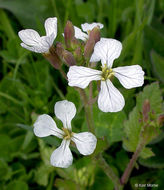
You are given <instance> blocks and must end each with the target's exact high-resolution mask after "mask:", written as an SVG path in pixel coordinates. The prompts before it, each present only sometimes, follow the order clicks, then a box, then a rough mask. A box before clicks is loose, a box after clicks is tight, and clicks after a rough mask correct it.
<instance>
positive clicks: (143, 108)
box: [142, 99, 150, 122]
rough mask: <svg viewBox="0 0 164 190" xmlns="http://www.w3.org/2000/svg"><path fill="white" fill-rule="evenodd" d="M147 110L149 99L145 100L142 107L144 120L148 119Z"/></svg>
mask: <svg viewBox="0 0 164 190" xmlns="http://www.w3.org/2000/svg"><path fill="white" fill-rule="evenodd" d="M149 112H150V102H149V100H148V99H147V100H145V101H144V103H143V107H142V115H143V121H144V122H146V121H148V119H149Z"/></svg>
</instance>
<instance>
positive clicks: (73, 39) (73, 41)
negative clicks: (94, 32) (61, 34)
mask: <svg viewBox="0 0 164 190" xmlns="http://www.w3.org/2000/svg"><path fill="white" fill-rule="evenodd" d="M70 44H71V48H72V49H73V50H75V49H76V48H77V47H79V46H81V44H80V42H79V40H77V39H76V38H75V37H73V38H72V40H71V42H70Z"/></svg>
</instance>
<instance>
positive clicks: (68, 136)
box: [62, 127, 73, 140]
mask: <svg viewBox="0 0 164 190" xmlns="http://www.w3.org/2000/svg"><path fill="white" fill-rule="evenodd" d="M62 130H63V131H64V136H63V138H64V139H65V140H68V139H70V138H71V137H72V136H73V132H71V131H69V130H68V129H66V128H64V127H63V128H62Z"/></svg>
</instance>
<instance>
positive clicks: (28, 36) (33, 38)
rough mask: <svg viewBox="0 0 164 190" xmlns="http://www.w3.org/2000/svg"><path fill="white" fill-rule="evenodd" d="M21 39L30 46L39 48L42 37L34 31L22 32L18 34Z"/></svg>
mask: <svg viewBox="0 0 164 190" xmlns="http://www.w3.org/2000/svg"><path fill="white" fill-rule="evenodd" d="M18 35H19V37H20V39H21V40H22V41H23V42H24V43H25V44H27V45H29V46H37V45H38V43H39V42H40V35H39V34H38V32H36V31H35V30H32V29H26V30H21V31H20V32H18Z"/></svg>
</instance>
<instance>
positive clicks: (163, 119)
mask: <svg viewBox="0 0 164 190" xmlns="http://www.w3.org/2000/svg"><path fill="white" fill-rule="evenodd" d="M163 123H164V114H162V115H160V116H159V117H158V125H159V126H160V127H161V126H162V125H163Z"/></svg>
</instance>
